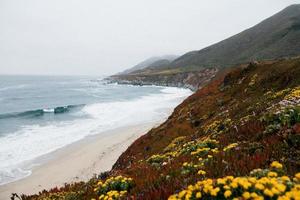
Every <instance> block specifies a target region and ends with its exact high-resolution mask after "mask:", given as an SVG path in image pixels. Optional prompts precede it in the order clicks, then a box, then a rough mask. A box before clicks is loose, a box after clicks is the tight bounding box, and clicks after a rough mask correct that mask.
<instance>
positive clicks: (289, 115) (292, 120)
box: [261, 106, 300, 133]
mask: <svg viewBox="0 0 300 200" xmlns="http://www.w3.org/2000/svg"><path fill="white" fill-rule="evenodd" d="M261 120H262V121H263V122H265V123H266V124H267V127H266V130H265V133H272V132H275V131H278V130H280V129H281V128H282V127H284V126H286V127H288V128H290V127H291V126H293V125H294V124H296V123H299V122H300V107H298V106H295V107H290V108H285V109H283V110H280V111H277V112H276V113H268V114H266V115H265V116H264V117H262V118H261Z"/></svg>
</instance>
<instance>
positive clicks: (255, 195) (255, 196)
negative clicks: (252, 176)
mask: <svg viewBox="0 0 300 200" xmlns="http://www.w3.org/2000/svg"><path fill="white" fill-rule="evenodd" d="M250 196H251V197H252V198H257V197H258V195H257V194H256V193H255V192H251V194H250Z"/></svg>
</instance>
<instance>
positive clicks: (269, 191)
mask: <svg viewBox="0 0 300 200" xmlns="http://www.w3.org/2000/svg"><path fill="white" fill-rule="evenodd" d="M264 194H265V195H266V196H269V197H273V196H274V195H273V192H272V191H271V190H269V189H265V190H264Z"/></svg>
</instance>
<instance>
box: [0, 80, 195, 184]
mask: <svg viewBox="0 0 300 200" xmlns="http://www.w3.org/2000/svg"><path fill="white" fill-rule="evenodd" d="M190 94H191V92H190V91H189V90H186V89H179V88H166V87H156V86H146V87H140V86H129V85H117V84H107V83H106V82H105V81H102V78H101V77H62V76H61V77H58V76H57V77H54V76H0V185H1V184H5V183H8V182H11V181H14V180H17V179H19V178H23V177H26V176H28V175H30V173H31V167H30V166H33V165H34V164H37V163H32V161H33V160H35V159H36V158H38V157H39V156H43V155H45V154H47V153H50V152H52V151H55V150H57V149H58V148H62V147H64V146H66V145H68V144H70V143H73V142H76V141H78V140H80V139H83V138H84V137H86V136H89V135H93V134H101V132H103V131H106V130H109V129H114V128H118V127H122V126H128V125H134V124H139V123H143V122H150V121H153V120H157V119H162V118H165V117H167V116H168V114H170V113H168V112H166V111H167V110H170V109H172V108H174V107H175V106H176V105H178V104H179V103H180V102H181V101H182V100H183V99H184V98H185V97H187V96H188V95H190Z"/></svg>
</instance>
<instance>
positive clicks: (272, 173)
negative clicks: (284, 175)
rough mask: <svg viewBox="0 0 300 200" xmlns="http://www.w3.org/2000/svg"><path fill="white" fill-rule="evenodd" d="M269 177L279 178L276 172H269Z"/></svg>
mask: <svg viewBox="0 0 300 200" xmlns="http://www.w3.org/2000/svg"><path fill="white" fill-rule="evenodd" d="M268 177H277V173H276V172H269V173H268Z"/></svg>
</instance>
